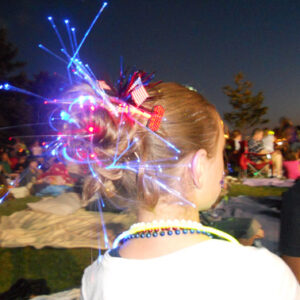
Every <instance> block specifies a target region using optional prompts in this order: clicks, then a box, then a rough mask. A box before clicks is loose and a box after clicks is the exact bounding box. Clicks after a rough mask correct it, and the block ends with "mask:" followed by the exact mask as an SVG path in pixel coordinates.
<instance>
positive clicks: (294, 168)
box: [283, 150, 300, 179]
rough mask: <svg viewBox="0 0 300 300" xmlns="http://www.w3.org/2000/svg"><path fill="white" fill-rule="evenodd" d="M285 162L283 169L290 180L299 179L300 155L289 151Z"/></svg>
mask: <svg viewBox="0 0 300 300" xmlns="http://www.w3.org/2000/svg"><path fill="white" fill-rule="evenodd" d="M284 158H285V161H284V162H283V167H284V169H285V171H286V177H287V178H288V179H297V178H299V177H300V160H299V153H298V152H293V151H291V150H290V151H288V152H287V153H286V154H285V157H284Z"/></svg>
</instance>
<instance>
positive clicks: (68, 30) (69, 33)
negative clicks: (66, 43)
mask: <svg viewBox="0 0 300 300" xmlns="http://www.w3.org/2000/svg"><path fill="white" fill-rule="evenodd" d="M69 23H70V22H69V20H65V24H66V27H67V32H68V36H69V40H70V45H71V49H72V54H74V45H73V40H72V35H71V30H70V24H69Z"/></svg>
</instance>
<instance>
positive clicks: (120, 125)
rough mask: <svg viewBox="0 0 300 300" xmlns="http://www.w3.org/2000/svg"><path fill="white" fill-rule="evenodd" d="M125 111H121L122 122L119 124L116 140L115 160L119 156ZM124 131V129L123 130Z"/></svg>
mask: <svg viewBox="0 0 300 300" xmlns="http://www.w3.org/2000/svg"><path fill="white" fill-rule="evenodd" d="M123 113H124V112H123V111H122V113H121V118H120V122H119V124H118V133H117V142H116V150H115V155H114V160H115V159H116V157H117V154H118V148H119V141H120V135H121V132H120V128H121V127H122V125H123ZM122 131H123V130H122Z"/></svg>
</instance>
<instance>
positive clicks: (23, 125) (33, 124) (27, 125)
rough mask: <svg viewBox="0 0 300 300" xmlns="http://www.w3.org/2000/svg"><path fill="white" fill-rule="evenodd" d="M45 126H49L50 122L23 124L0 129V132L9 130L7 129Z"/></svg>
mask: <svg viewBox="0 0 300 300" xmlns="http://www.w3.org/2000/svg"><path fill="white" fill-rule="evenodd" d="M45 124H48V122H41V123H31V124H21V125H14V126H7V127H0V130H7V129H12V128H18V127H31V126H39V125H45Z"/></svg>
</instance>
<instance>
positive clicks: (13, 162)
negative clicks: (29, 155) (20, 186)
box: [9, 150, 19, 170]
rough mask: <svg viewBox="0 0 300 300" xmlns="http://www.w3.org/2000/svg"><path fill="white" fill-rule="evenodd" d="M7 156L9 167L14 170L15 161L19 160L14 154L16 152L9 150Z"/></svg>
mask: <svg viewBox="0 0 300 300" xmlns="http://www.w3.org/2000/svg"><path fill="white" fill-rule="evenodd" d="M9 158H10V161H11V166H10V167H11V169H12V170H14V169H15V167H16V165H17V163H18V162H19V159H18V157H17V155H16V152H15V151H14V150H11V151H10V153H9Z"/></svg>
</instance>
